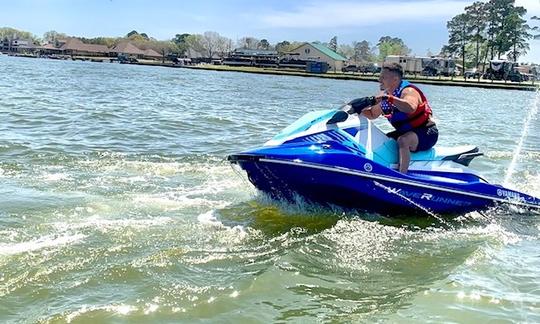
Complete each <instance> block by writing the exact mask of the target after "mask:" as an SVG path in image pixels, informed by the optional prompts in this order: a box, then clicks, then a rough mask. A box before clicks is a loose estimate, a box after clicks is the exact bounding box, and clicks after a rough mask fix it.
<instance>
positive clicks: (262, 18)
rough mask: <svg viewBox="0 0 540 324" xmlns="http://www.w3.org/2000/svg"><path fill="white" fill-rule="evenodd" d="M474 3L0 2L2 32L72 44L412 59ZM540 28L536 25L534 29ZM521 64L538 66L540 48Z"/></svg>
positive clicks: (536, 5)
mask: <svg viewBox="0 0 540 324" xmlns="http://www.w3.org/2000/svg"><path fill="white" fill-rule="evenodd" d="M472 2H473V0H469V1H464V0H411V1H395V0H387V1H369V0H336V1H328V0H295V1H287V0H266V1H264V0H260V1H256V0H196V1H174V0H86V1H85V0H17V1H14V0H0V27H13V28H16V29H20V30H25V31H29V32H31V33H33V34H35V35H36V36H39V37H42V36H43V34H44V33H45V32H46V31H49V30H56V31H57V32H62V33H65V34H68V35H72V36H82V37H97V36H108V37H120V36H125V35H126V34H127V33H128V32H130V31H132V30H136V31H138V32H139V33H143V32H144V33H146V34H148V35H149V36H151V37H154V38H156V39H159V40H164V39H171V38H173V37H174V35H176V34H182V33H189V34H195V33H197V34H202V33H204V32H205V31H216V32H218V33H220V34H221V35H222V36H226V37H228V38H231V39H233V40H235V41H236V40H238V39H240V38H242V37H246V36H250V37H255V38H258V39H263V38H265V39H267V40H268V41H269V42H270V43H272V44H275V43H277V42H280V41H283V40H288V41H321V42H328V41H329V40H330V39H331V38H332V37H333V36H337V38H338V44H351V43H352V42H353V41H362V40H367V41H369V42H370V43H371V44H372V45H375V44H376V43H377V41H378V39H379V38H380V37H382V36H392V37H399V38H401V39H403V40H404V42H405V44H407V46H408V47H409V48H411V49H412V54H415V55H425V54H426V53H427V52H428V50H429V51H431V52H432V53H438V52H439V50H440V49H441V47H442V46H443V45H444V44H446V43H447V41H448V31H447V29H446V22H447V21H448V20H449V19H451V18H452V17H453V16H455V15H457V14H459V13H462V12H463V11H464V8H465V7H466V6H468V5H470V4H471V3H472ZM516 5H519V6H523V7H525V8H526V9H527V17H531V16H535V15H536V16H540V0H516ZM536 25H539V26H540V22H538V23H536ZM530 47H531V49H530V51H529V53H528V54H527V55H526V56H525V57H522V58H520V61H529V62H530V61H534V62H537V63H540V40H531V41H530Z"/></svg>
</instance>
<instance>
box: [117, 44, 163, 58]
mask: <svg viewBox="0 0 540 324" xmlns="http://www.w3.org/2000/svg"><path fill="white" fill-rule="evenodd" d="M109 51H110V53H113V54H116V56H124V57H136V58H142V57H143V56H144V55H145V53H144V51H143V50H141V49H139V48H138V47H137V46H135V45H133V44H131V43H130V42H120V43H118V44H117V45H116V46H114V47H113V48H112V49H110V50H109ZM160 56H161V55H160Z"/></svg>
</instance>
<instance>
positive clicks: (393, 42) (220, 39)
mask: <svg viewBox="0 0 540 324" xmlns="http://www.w3.org/2000/svg"><path fill="white" fill-rule="evenodd" d="M68 37H71V36H68V35H67V34H65V33H61V32H57V31H54V30H51V31H48V32H46V33H44V34H43V37H42V38H39V37H37V36H35V35H33V34H32V33H29V32H26V31H20V30H16V29H14V28H8V27H5V28H0V38H1V39H5V38H9V39H12V38H15V39H16V38H20V39H27V40H31V41H33V42H34V43H35V44H38V45H39V44H44V43H51V44H55V43H56V44H57V43H58V41H60V40H63V39H66V38H68ZM77 38H79V39H80V40H81V41H82V42H83V43H86V44H98V45H105V46H107V47H113V46H115V45H117V44H118V43H120V42H122V41H126V40H127V41H130V42H132V43H133V44H134V45H135V46H137V47H139V48H140V49H143V50H145V49H153V50H155V51H157V52H158V53H164V54H175V55H177V56H180V57H181V56H185V55H187V54H188V51H195V52H197V53H198V54H200V55H202V56H205V57H207V58H211V57H216V56H218V57H223V56H226V55H228V54H229V53H230V52H231V51H233V50H234V49H235V48H243V49H252V50H274V51H277V52H278V53H286V52H289V51H292V50H294V49H295V48H297V47H299V46H301V45H302V44H303V43H304V42H298V41H287V40H284V41H281V42H277V43H275V44H271V43H270V42H269V41H268V40H267V39H264V38H263V39H258V38H256V37H251V36H246V37H242V38H240V39H238V40H237V41H233V40H232V39H230V38H227V37H225V36H222V35H220V34H219V33H217V32H214V31H207V32H205V33H203V34H188V33H184V34H176V35H175V36H174V38H172V39H170V40H157V39H155V38H153V37H150V36H148V34H146V33H139V32H137V31H135V30H133V31H131V32H129V33H127V34H126V35H125V36H123V37H95V38H86V37H77ZM314 43H319V44H322V45H325V46H327V47H329V48H330V49H332V50H334V51H335V52H337V53H339V54H341V55H342V56H344V57H346V58H347V59H350V60H351V61H354V62H357V63H370V62H377V61H381V60H383V59H384V58H385V57H386V56H387V55H406V54H409V53H410V49H409V48H408V47H407V45H405V43H404V42H403V40H402V39H400V38H397V37H391V36H383V37H381V38H380V39H379V42H378V43H377V44H376V45H375V46H372V45H371V43H370V42H368V41H367V40H362V41H354V42H352V43H351V44H338V39H337V36H334V37H332V38H331V39H330V41H329V42H320V41H315V42H314Z"/></svg>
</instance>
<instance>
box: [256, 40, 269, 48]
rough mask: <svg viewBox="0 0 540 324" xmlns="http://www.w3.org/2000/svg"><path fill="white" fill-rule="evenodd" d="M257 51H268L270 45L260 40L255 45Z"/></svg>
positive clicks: (266, 41)
mask: <svg viewBox="0 0 540 324" xmlns="http://www.w3.org/2000/svg"><path fill="white" fill-rule="evenodd" d="M257 49H262V50H269V49H270V43H269V42H268V40H266V39H261V40H260V41H259V43H258V44H257Z"/></svg>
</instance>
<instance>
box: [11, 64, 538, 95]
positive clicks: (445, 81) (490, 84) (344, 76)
mask: <svg viewBox="0 0 540 324" xmlns="http://www.w3.org/2000/svg"><path fill="white" fill-rule="evenodd" d="M21 57H32V56H22V55H21ZM32 58H36V57H32ZM72 59H73V60H81V61H92V62H99V63H109V62H110V59H111V58H109V57H107V58H105V57H73V58H72ZM108 61H109V62H108ZM122 64H131V65H144V66H162V67H168V68H183V69H193V70H208V71H218V72H239V73H253V74H266V75H284V76H299V77H308V78H309V77H311V78H326V79H334V80H356V81H371V82H378V80H379V77H378V75H368V74H355V73H351V72H349V73H334V72H329V73H323V74H316V73H308V72H305V71H302V70H293V69H290V70H289V69H287V70H286V69H277V68H260V67H250V66H228V65H211V64H202V65H178V64H174V63H169V62H166V63H162V62H159V61H139V62H130V63H122ZM405 79H407V80H411V81H413V82H414V83H417V84H430V85H439V86H451V87H467V88H483V89H502V90H519V91H538V90H539V88H540V81H538V82H537V83H531V82H523V83H514V82H510V81H509V82H505V81H492V80H485V81H484V80H478V79H469V80H468V81H466V80H464V79H463V78H462V77H455V78H449V77H416V76H413V75H408V76H406V77H405Z"/></svg>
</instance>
